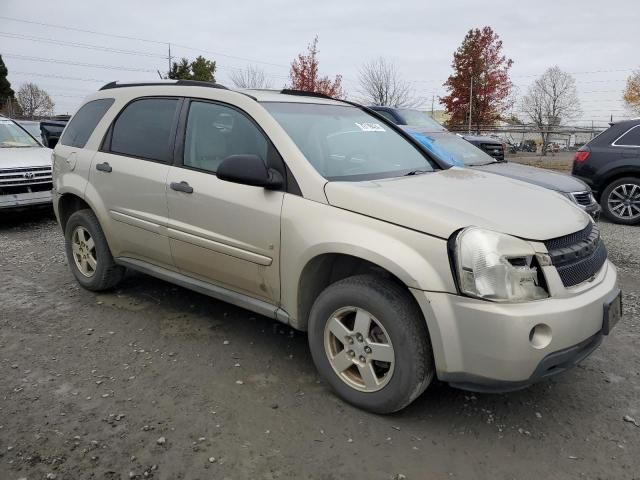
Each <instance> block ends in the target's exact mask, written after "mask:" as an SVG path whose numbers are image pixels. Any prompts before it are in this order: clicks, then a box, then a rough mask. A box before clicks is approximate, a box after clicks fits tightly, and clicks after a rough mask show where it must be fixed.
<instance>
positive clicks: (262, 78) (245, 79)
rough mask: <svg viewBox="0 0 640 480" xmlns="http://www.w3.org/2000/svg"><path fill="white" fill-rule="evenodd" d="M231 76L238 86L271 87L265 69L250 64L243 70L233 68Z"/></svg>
mask: <svg viewBox="0 0 640 480" xmlns="http://www.w3.org/2000/svg"><path fill="white" fill-rule="evenodd" d="M229 77H230V78H231V81H232V82H233V84H234V85H235V86H236V87H237V88H271V86H272V85H271V82H270V81H269V79H268V78H267V76H266V75H265V73H264V71H263V70H261V69H259V68H257V67H254V66H253V65H249V66H248V67H246V68H245V69H243V70H233V71H232V72H231V73H230V74H229Z"/></svg>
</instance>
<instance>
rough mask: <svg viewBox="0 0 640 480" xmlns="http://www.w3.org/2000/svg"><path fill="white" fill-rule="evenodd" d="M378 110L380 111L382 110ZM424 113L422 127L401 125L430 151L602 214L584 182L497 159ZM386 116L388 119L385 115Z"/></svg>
mask: <svg viewBox="0 0 640 480" xmlns="http://www.w3.org/2000/svg"><path fill="white" fill-rule="evenodd" d="M378 113H380V111H379V110H378ZM418 113H421V115H422V116H423V117H424V118H421V120H420V123H421V126H415V125H401V128H403V129H404V130H406V131H408V132H409V133H411V134H412V135H413V136H414V137H415V138H416V139H417V140H418V141H419V142H420V144H421V145H422V147H423V148H424V149H425V150H427V151H428V152H429V153H431V154H433V155H436V156H437V157H438V158H439V159H441V160H442V161H444V162H447V163H448V164H449V165H457V166H463V167H471V168H474V169H477V170H483V171H486V172H489V173H495V174H497V175H502V176H505V177H510V178H514V179H516V180H521V181H523V182H528V183H532V184H534V185H538V186H540V187H544V188H548V189H549V190H554V191H556V192H558V193H561V194H562V195H564V196H565V197H567V198H568V199H569V200H571V201H572V202H574V203H575V204H577V205H578V206H579V207H580V208H582V209H583V210H584V211H586V212H587V213H588V214H589V215H591V216H592V217H593V218H594V219H595V220H597V219H598V217H599V215H600V206H599V205H598V202H596V200H595V198H594V196H593V195H592V194H591V189H590V188H589V186H588V185H586V184H585V183H584V182H582V181H580V180H578V179H576V178H572V177H571V176H569V175H563V174H560V173H556V172H552V171H550V170H546V169H542V168H536V167H530V166H528V165H521V164H519V163H513V162H507V161H506V160H504V159H503V160H497V159H496V158H495V157H491V156H489V155H488V154H487V153H485V152H484V151H483V150H481V149H479V148H475V147H473V146H472V145H470V144H469V142H467V141H465V140H463V139H462V138H461V137H460V136H459V135H456V134H454V133H451V132H449V131H448V130H447V129H446V128H444V127H443V126H442V125H440V124H439V123H438V122H436V121H435V120H433V119H432V118H431V117H430V116H429V115H427V114H425V113H422V112H418ZM385 118H388V117H387V116H386V115H385Z"/></svg>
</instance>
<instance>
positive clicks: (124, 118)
mask: <svg viewBox="0 0 640 480" xmlns="http://www.w3.org/2000/svg"><path fill="white" fill-rule="evenodd" d="M178 104H179V101H178V99H177V98H144V99H140V100H135V101H133V102H132V103H130V104H129V105H127V106H126V107H125V108H124V110H122V112H121V113H120V115H119V116H118V118H116V120H115V122H114V123H113V126H112V127H111V128H112V132H111V142H110V146H109V148H108V150H109V151H110V152H111V153H116V154H121V155H127V156H130V157H138V158H143V159H146V160H155V161H159V162H170V161H171V159H172V158H173V152H172V145H173V138H172V135H171V132H172V131H173V128H174V125H175V123H176V121H177V114H178Z"/></svg>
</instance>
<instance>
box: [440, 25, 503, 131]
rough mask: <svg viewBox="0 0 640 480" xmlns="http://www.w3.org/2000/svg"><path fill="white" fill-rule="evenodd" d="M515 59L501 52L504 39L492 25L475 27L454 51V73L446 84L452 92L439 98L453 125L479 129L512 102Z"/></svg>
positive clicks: (452, 65)
mask: <svg viewBox="0 0 640 480" xmlns="http://www.w3.org/2000/svg"><path fill="white" fill-rule="evenodd" d="M512 64H513V61H512V60H511V59H508V58H507V57H506V56H505V55H503V54H502V40H500V37H499V36H498V35H497V34H496V33H495V32H494V31H493V29H492V28H491V27H484V28H482V29H478V28H475V29H472V30H469V32H467V35H466V36H465V37H464V40H463V41H462V45H460V47H458V50H457V51H456V52H455V53H454V54H453V62H452V63H451V67H452V68H453V70H454V72H453V74H451V75H450V76H449V78H448V79H447V81H446V82H445V83H444V86H445V87H446V89H447V90H448V92H449V94H448V95H447V96H445V97H442V98H440V101H441V103H443V104H444V105H445V108H446V111H447V113H449V115H451V117H450V120H449V125H450V126H451V127H454V128H455V127H459V128H460V127H461V126H466V125H468V123H469V107H471V125H472V126H473V129H474V130H475V131H476V132H479V131H480V129H481V126H482V125H491V124H493V123H494V122H495V121H496V120H499V119H500V118H501V117H502V114H503V113H504V112H505V111H507V110H508V109H509V108H510V107H511V106H512V105H513V99H512V98H511V96H510V94H511V89H512V87H513V84H512V83H511V80H509V68H511V65H512Z"/></svg>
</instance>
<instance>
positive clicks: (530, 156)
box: [507, 152, 575, 173]
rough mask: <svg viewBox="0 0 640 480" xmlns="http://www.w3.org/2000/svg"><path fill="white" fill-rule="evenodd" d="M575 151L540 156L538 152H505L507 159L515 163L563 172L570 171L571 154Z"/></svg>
mask: <svg viewBox="0 0 640 480" xmlns="http://www.w3.org/2000/svg"><path fill="white" fill-rule="evenodd" d="M574 154H575V152H558V153H554V154H551V153H549V154H547V155H545V156H544V157H541V156H540V154H539V153H528V152H518V153H515V154H507V160H509V161H510V162H515V163H523V164H525V165H531V166H532V167H540V168H548V169H550V170H557V171H559V172H563V173H569V172H571V166H572V165H573V156H574Z"/></svg>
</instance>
